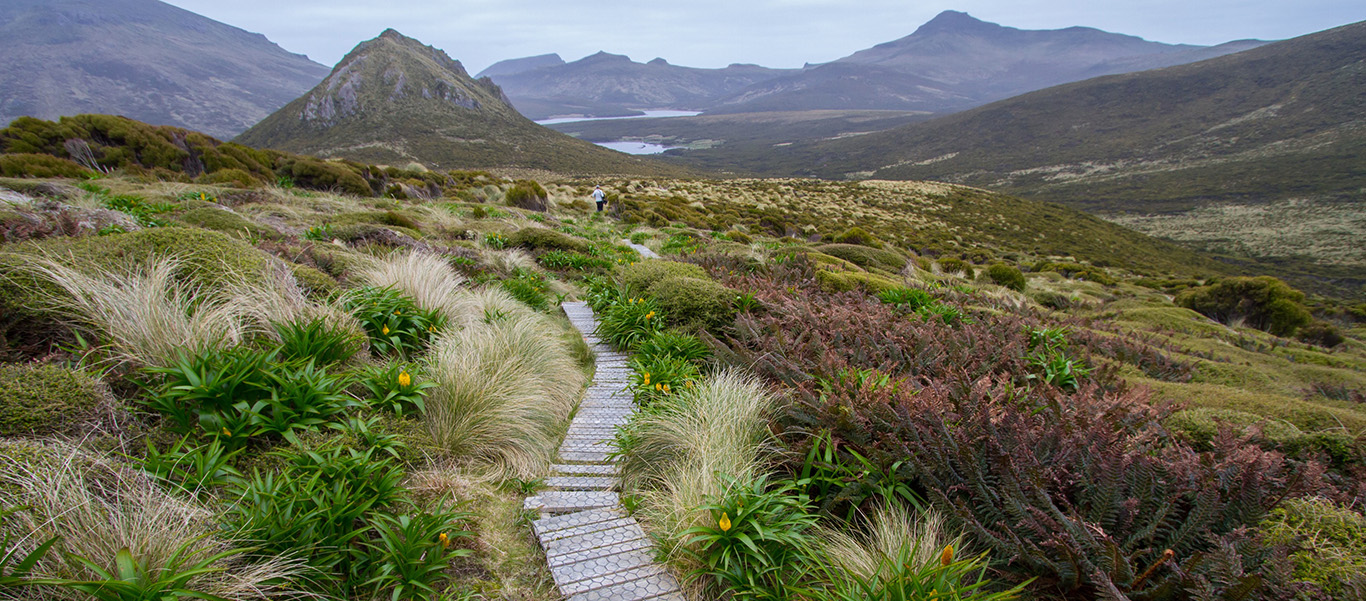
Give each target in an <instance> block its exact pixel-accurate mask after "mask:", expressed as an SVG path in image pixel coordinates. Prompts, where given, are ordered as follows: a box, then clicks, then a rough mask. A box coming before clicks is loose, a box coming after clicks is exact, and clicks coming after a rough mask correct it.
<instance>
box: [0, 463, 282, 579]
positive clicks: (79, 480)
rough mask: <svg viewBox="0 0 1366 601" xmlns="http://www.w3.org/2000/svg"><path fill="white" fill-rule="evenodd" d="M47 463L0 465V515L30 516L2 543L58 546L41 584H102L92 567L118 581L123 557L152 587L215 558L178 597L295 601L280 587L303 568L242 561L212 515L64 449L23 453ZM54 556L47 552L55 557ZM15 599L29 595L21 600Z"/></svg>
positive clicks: (44, 565) (144, 480)
mask: <svg viewBox="0 0 1366 601" xmlns="http://www.w3.org/2000/svg"><path fill="white" fill-rule="evenodd" d="M30 450H31V451H33V452H37V453H40V454H44V455H48V457H47V460H45V461H23V460H22V459H21V458H13V457H10V456H8V454H6V455H4V456H3V457H0V477H2V478H3V482H4V484H6V485H8V486H9V487H12V488H6V489H4V490H5V492H6V493H7V494H5V495H4V497H5V498H4V499H3V501H4V504H5V505H6V506H25V507H28V509H26V510H23V511H20V512H18V513H15V514H13V515H11V516H9V519H7V520H6V522H5V523H4V524H3V526H4V527H5V528H6V529H7V530H8V531H7V534H12V535H16V536H19V537H28V542H27V544H30V545H36V544H37V542H39V541H46V540H48V539H50V538H52V537H54V536H59V537H61V538H60V540H59V542H58V546H57V549H60V550H61V551H62V552H61V553H57V552H52V553H48V554H46V555H45V556H44V557H43V559H42V560H41V561H39V562H38V564H37V565H36V566H35V568H34V571H33V575H34V576H37V577H40V578H66V579H74V580H80V581H97V580H104V579H105V578H103V577H101V576H100V575H99V574H98V573H97V572H95V571H94V570H93V569H91V567H90V566H89V565H86V564H85V563H84V562H82V561H78V560H77V559H76V556H79V557H80V558H83V559H84V560H85V561H88V562H90V564H93V565H94V566H98V567H99V568H100V569H102V570H105V571H106V572H110V573H113V574H118V573H119V569H118V567H117V566H116V565H115V561H116V559H115V558H116V557H117V556H118V555H119V554H120V552H121V551H126V552H127V553H129V554H130V556H131V558H132V560H133V561H134V562H137V563H138V564H139V565H142V566H144V568H145V569H148V570H149V576H150V577H151V578H153V579H158V578H159V579H163V580H168V579H170V578H173V577H174V576H175V575H176V574H178V573H182V572H185V571H188V570H191V569H193V568H194V567H196V566H197V565H198V564H200V563H201V562H205V561H208V560H210V559H211V558H212V557H213V556H215V555H217V554H221V553H224V552H231V551H235V552H232V553H229V554H228V555H227V556H223V557H218V558H217V559H213V560H212V561H210V562H209V563H208V565H207V566H205V567H207V568H208V569H207V570H205V571H204V572H203V573H201V574H199V575H197V576H194V577H191V578H189V579H188V581H187V582H186V583H185V584H184V585H183V587H184V588H186V589H189V590H193V591H197V592H201V593H207V594H210V595H216V596H218V597H222V598H226V599H269V598H292V597H297V596H298V594H297V592H296V591H293V590H290V589H289V588H288V586H289V584H288V583H290V582H291V581H293V580H295V579H296V578H298V577H299V576H301V575H302V574H303V572H304V569H305V567H304V566H302V565H301V564H300V563H298V562H297V561H292V560H288V559H284V558H267V559H260V558H258V559H254V560H251V561H249V560H246V559H244V558H243V556H242V555H241V551H242V549H241V547H240V546H239V545H238V543H237V541H232V540H227V539H224V538H222V537H221V535H219V534H218V532H217V527H216V524H215V521H216V520H215V515H214V513H213V512H212V511H210V510H209V509H208V508H207V507H205V506H203V505H200V504H198V503H197V502H194V501H191V500H188V499H186V498H182V497H180V496H177V495H170V494H167V493H166V491H164V490H162V489H160V488H158V487H157V486H156V485H155V484H154V483H153V481H152V480H151V479H150V478H148V477H146V476H143V475H141V474H137V473H134V472H130V471H126V470H124V469H121V468H120V467H118V466H115V465H113V464H110V463H107V462H105V461H104V460H103V459H100V458H98V457H95V456H93V455H90V454H87V453H84V452H82V451H80V450H77V449H74V448H67V447H61V446H58V447H44V448H41V449H36V450H35V449H30ZM55 550H56V549H54V551H55ZM19 592H20V593H21V596H19V597H17V598H19V599H25V598H29V599H88V598H89V597H88V596H86V595H82V594H80V593H79V592H78V591H76V590H74V589H73V588H69V587H60V588H59V587H46V586H44V587H32V588H29V589H19ZM22 595H31V596H30V597H24V596H22Z"/></svg>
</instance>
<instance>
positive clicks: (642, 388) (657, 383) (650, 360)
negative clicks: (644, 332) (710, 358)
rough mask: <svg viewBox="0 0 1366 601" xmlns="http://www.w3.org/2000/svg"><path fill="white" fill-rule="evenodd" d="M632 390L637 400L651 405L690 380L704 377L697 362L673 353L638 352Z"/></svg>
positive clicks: (633, 364)
mask: <svg viewBox="0 0 1366 601" xmlns="http://www.w3.org/2000/svg"><path fill="white" fill-rule="evenodd" d="M630 365H631V369H633V370H635V371H634V373H632V374H631V378H630V382H631V392H632V393H633V394H634V395H635V400H636V404H637V405H640V406H642V407H646V406H649V405H650V404H652V403H654V402H655V401H656V400H658V399H660V398H662V397H665V396H668V395H671V394H678V393H679V392H680V391H682V390H684V389H687V388H689V386H688V383H689V382H692V381H694V380H697V379H698V378H701V377H702V374H701V372H700V371H699V370H698V368H697V365H696V364H694V363H692V362H691V361H688V360H686V359H680V358H677V357H674V356H672V355H663V356H645V355H636V356H635V357H633V358H632V359H631V363H630Z"/></svg>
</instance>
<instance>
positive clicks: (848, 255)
mask: <svg viewBox="0 0 1366 601" xmlns="http://www.w3.org/2000/svg"><path fill="white" fill-rule="evenodd" d="M815 250H816V251H817V252H820V253H824V254H827V255H830V256H833V257H839V258H841V259H844V260H846V261H849V262H850V263H853V264H855V265H858V266H859V267H863V268H864V269H868V268H876V269H882V270H884V271H889V272H892V273H900V272H901V270H902V269H905V268H906V258H905V257H903V256H901V255H900V254H897V253H895V252H892V251H890V250H880V249H876V248H869V247H867V246H859V245H857V244H823V245H821V246H817V247H816V249H815Z"/></svg>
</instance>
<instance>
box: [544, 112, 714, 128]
mask: <svg viewBox="0 0 1366 601" xmlns="http://www.w3.org/2000/svg"><path fill="white" fill-rule="evenodd" d="M643 112H644V113H645V114H644V115H631V116H629V117H559V118H555V119H541V120H540V121H537V123H539V124H541V125H554V124H556V123H578V122H579V121H613V120H616V119H653V118H657V117H695V116H697V115H701V114H702V111H668V110H662V111H643Z"/></svg>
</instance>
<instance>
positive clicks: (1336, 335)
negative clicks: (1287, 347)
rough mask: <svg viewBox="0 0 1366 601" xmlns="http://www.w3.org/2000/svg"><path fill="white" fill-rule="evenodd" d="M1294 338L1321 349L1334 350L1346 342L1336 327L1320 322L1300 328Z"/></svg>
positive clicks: (1315, 321)
mask: <svg viewBox="0 0 1366 601" xmlns="http://www.w3.org/2000/svg"><path fill="white" fill-rule="evenodd" d="M1295 337H1296V338H1299V339H1300V340H1303V341H1304V342H1307V343H1309V344H1313V345H1318V346H1321V347H1323V348H1327V349H1330V348H1334V347H1336V346H1337V345H1339V344H1342V343H1343V342H1346V341H1347V338H1346V337H1345V336H1343V335H1342V330H1340V329H1339V328H1338V327H1337V326H1335V325H1333V324H1331V323H1328V322H1326V321H1322V320H1314V321H1313V322H1311V323H1309V324H1308V325H1305V326H1301V327H1300V329H1299V330H1298V331H1296V332H1295Z"/></svg>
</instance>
